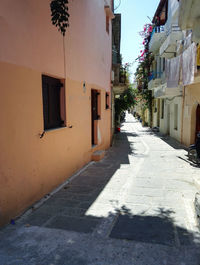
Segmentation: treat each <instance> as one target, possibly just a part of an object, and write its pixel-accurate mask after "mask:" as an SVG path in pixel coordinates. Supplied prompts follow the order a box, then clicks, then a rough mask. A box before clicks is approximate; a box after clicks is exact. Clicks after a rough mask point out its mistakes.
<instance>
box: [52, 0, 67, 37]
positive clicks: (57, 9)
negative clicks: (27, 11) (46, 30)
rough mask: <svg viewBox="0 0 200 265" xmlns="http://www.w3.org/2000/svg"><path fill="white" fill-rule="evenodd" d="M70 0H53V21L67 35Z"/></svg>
mask: <svg viewBox="0 0 200 265" xmlns="http://www.w3.org/2000/svg"><path fill="white" fill-rule="evenodd" d="M68 3H69V2H68V0H51V3H50V8H51V21H52V24H53V25H54V26H56V27H57V28H58V31H60V32H61V34H62V35H63V36H65V33H66V29H67V27H69V12H68Z"/></svg>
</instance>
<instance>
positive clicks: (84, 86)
mask: <svg viewBox="0 0 200 265" xmlns="http://www.w3.org/2000/svg"><path fill="white" fill-rule="evenodd" d="M85 92H86V84H85V81H84V82H83V93H85Z"/></svg>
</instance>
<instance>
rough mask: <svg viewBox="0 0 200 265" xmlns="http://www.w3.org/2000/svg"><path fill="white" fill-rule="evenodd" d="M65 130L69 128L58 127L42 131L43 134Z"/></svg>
mask: <svg viewBox="0 0 200 265" xmlns="http://www.w3.org/2000/svg"><path fill="white" fill-rule="evenodd" d="M66 128H69V127H67V126H63V127H58V128H52V129H46V130H44V132H45V133H48V132H53V131H57V130H60V129H61V130H62V129H66Z"/></svg>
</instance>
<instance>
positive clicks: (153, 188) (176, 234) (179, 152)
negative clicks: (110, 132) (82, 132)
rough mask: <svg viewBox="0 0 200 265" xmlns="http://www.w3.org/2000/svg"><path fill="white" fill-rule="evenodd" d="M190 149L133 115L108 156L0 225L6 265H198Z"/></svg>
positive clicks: (1, 263) (0, 263) (0, 255)
mask: <svg viewBox="0 0 200 265" xmlns="http://www.w3.org/2000/svg"><path fill="white" fill-rule="evenodd" d="M186 154H187V152H186V151H185V150H184V149H183V147H182V146H181V145H180V144H178V143H177V142H176V141H174V140H172V139H170V138H168V137H162V136H161V135H159V134H154V133H152V131H151V130H149V129H148V128H143V127H141V124H140V123H139V122H138V121H136V120H135V119H134V118H133V117H132V115H130V114H128V115H127V118H126V122H125V123H124V125H123V126H122V130H121V133H119V134H117V135H116V136H115V141H114V145H113V147H112V148H111V149H110V150H109V151H108V152H107V154H106V157H105V158H104V159H103V160H102V161H100V162H95V163H94V162H93V163H91V164H90V165H89V166H88V167H86V168H85V169H84V170H82V171H81V172H80V173H79V174H77V175H76V176H75V177H73V178H71V181H70V182H69V183H68V184H66V185H64V186H62V187H61V188H60V190H59V191H58V192H56V193H54V194H53V195H51V196H50V198H49V199H48V200H46V201H45V202H44V203H43V204H41V205H40V207H37V208H36V209H34V210H32V211H31V212H30V211H29V212H27V213H26V214H24V215H23V216H22V217H21V218H19V219H18V220H17V221H16V224H15V225H9V226H7V227H5V228H3V229H2V230H0V239H1V240H0V265H65V264H66V265H68V264H69V265H118V264H119V265H123V264H124V265H126V264H127V265H200V248H199V247H200V234H199V230H198V228H197V223H196V220H195V216H194V206H193V201H194V195H195V193H196V192H197V187H196V186H195V185H194V179H195V178H196V177H198V176H199V175H200V169H199V168H196V167H195V166H193V165H191V164H190V163H189V162H188V160H187V156H186Z"/></svg>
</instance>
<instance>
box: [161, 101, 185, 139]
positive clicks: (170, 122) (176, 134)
mask: <svg viewBox="0 0 200 265" xmlns="http://www.w3.org/2000/svg"><path fill="white" fill-rule="evenodd" d="M175 104H177V105H178V117H177V129H176V128H175V126H174V125H175V119H176V118H175V113H174V112H175ZM169 115H170V116H169ZM181 123H182V97H175V98H174V99H172V100H170V99H165V104H164V118H163V119H160V131H161V132H162V133H164V134H169V135H170V136H171V137H173V138H175V139H176V140H178V141H181Z"/></svg>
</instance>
